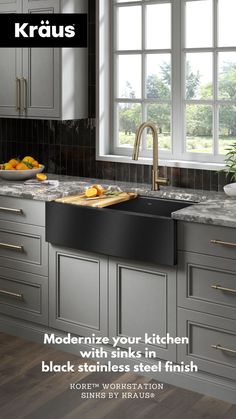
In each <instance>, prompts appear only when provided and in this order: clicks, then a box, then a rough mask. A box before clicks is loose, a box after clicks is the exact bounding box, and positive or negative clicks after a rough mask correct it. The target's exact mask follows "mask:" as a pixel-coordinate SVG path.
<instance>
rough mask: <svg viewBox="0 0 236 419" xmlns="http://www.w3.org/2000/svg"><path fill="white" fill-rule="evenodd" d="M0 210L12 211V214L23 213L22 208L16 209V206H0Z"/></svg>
mask: <svg viewBox="0 0 236 419" xmlns="http://www.w3.org/2000/svg"><path fill="white" fill-rule="evenodd" d="M0 211H4V212H12V213H14V214H23V210H22V209H18V208H7V207H0Z"/></svg>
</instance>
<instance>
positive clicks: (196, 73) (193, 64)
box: [185, 52, 213, 99]
mask: <svg viewBox="0 0 236 419" xmlns="http://www.w3.org/2000/svg"><path fill="white" fill-rule="evenodd" d="M212 74H213V69H212V54H211V53H206V52H203V53H193V54H192V53H191V54H186V65H185V89H186V93H185V94H186V99H212V94H213V93H212V92H213V90H212V89H213V88H212Z"/></svg>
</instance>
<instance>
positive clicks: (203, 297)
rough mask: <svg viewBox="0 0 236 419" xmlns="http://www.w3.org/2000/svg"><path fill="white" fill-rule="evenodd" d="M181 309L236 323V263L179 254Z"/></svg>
mask: <svg viewBox="0 0 236 419" xmlns="http://www.w3.org/2000/svg"><path fill="white" fill-rule="evenodd" d="M178 261H179V267H178V306H181V307H184V308H188V309H191V310H197V311H203V312H206V313H209V314H215V315H217V316H222V317H229V318H232V319H235V320H236V261H235V260H229V259H223V258H217V257H214V256H204V255H201V254H197V253H189V252H179V253H178Z"/></svg>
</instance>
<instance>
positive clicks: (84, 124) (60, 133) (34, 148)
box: [0, 0, 229, 191]
mask: <svg viewBox="0 0 236 419" xmlns="http://www.w3.org/2000/svg"><path fill="white" fill-rule="evenodd" d="M88 53H89V74H88V76H89V77H88V79H89V85H88V98H89V109H88V114H89V119H84V120H76V121H42V120H27V119H25V120H24V119H7V118H0V162H4V161H7V160H8V159H10V158H11V157H15V156H21V157H23V156H24V155H26V154H27V155H33V156H34V157H35V158H37V159H38V160H39V161H40V162H41V163H44V164H45V165H46V170H47V171H48V172H49V173H56V174H65V175H73V176H85V177H96V178H99V179H112V180H117V181H122V180H124V181H133V182H145V183H150V180H151V166H146V165H137V164H133V163H130V164H125V163H112V162H101V161H96V158H95V133H96V131H95V130H96V128H95V103H96V97H95V91H96V69H95V0H89V51H88ZM160 174H161V175H162V176H166V175H167V176H168V178H169V179H170V183H171V185H172V186H177V187H187V188H194V189H202V190H205V189H209V190H213V191H218V190H221V189H222V187H223V185H224V184H226V183H228V182H229V178H227V179H226V178H225V175H224V173H218V172H213V171H207V170H193V169H182V168H167V169H164V168H161V171H160Z"/></svg>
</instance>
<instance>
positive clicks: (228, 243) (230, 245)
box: [210, 240, 236, 248]
mask: <svg viewBox="0 0 236 419" xmlns="http://www.w3.org/2000/svg"><path fill="white" fill-rule="evenodd" d="M210 243H211V244H220V245H221V246H228V247H235V248H236V243H231V242H225V241H223V240H210Z"/></svg>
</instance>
